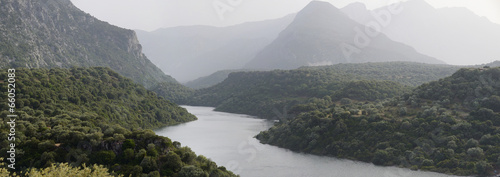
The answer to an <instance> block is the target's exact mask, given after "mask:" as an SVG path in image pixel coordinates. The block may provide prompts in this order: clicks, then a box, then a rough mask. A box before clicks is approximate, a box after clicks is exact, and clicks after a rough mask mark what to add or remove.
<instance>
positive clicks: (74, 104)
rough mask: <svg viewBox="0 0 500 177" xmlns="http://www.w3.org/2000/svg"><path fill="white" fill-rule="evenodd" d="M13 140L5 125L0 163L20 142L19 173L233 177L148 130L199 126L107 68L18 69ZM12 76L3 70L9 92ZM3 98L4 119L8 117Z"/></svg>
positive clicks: (0, 75)
mask: <svg viewBox="0 0 500 177" xmlns="http://www.w3.org/2000/svg"><path fill="white" fill-rule="evenodd" d="M15 74H16V82H15V84H16V91H15V93H16V97H15V98H16V100H15V103H16V106H15V109H16V114H17V115H18V116H19V117H18V118H17V120H16V135H15V140H13V141H9V140H8V137H10V136H9V135H8V134H9V128H10V127H9V124H1V125H0V137H1V142H0V144H1V147H2V149H1V152H0V155H1V156H2V157H8V156H9V154H7V151H9V144H10V143H15V144H16V147H17V149H16V160H17V161H16V171H17V172H19V171H21V170H22V171H27V170H29V169H30V168H44V167H50V166H51V165H52V164H56V163H69V164H70V165H71V166H77V167H78V166H80V165H83V164H86V165H87V166H88V165H92V164H99V165H104V166H105V167H106V168H108V169H109V170H111V171H114V173H117V174H124V175H125V176H128V175H132V176H140V175H142V174H145V175H148V174H149V175H153V176H156V174H158V175H160V174H161V175H162V176H173V175H178V176H181V175H180V174H181V173H188V172H193V173H199V174H202V175H209V174H210V175H212V174H218V175H220V176H234V175H233V174H232V173H231V172H228V171H226V170H225V168H223V167H218V166H217V165H216V164H215V163H214V162H212V161H211V160H208V159H207V158H205V157H203V156H197V155H196V154H195V153H194V152H192V151H191V150H190V149H189V148H187V147H181V145H180V143H179V142H172V141H171V140H170V139H168V138H166V137H160V136H157V135H155V133H154V132H153V131H152V130H150V128H157V127H162V126H166V125H174V124H178V123H183V122H187V121H192V120H196V117H195V116H193V115H191V114H189V113H188V112H187V111H186V110H185V109H184V108H180V107H178V106H176V105H175V104H173V103H171V102H169V101H167V100H165V99H163V98H161V97H158V96H157V95H156V94H155V93H154V92H152V91H148V90H146V89H145V88H144V87H143V86H141V85H138V84H135V83H133V81H132V80H130V79H128V78H125V77H122V76H120V75H119V74H117V73H116V72H114V71H112V70H111V69H109V68H71V69H21V68H20V69H17V71H16V73H15ZM7 76H8V75H7V71H6V70H4V71H2V72H0V82H1V83H2V84H1V90H2V91H3V92H5V93H6V92H7V84H6V82H7ZM6 102H7V94H1V96H0V110H2V112H0V115H1V116H2V117H3V118H4V121H5V122H8V120H6V118H7V115H8V114H9V112H8V111H7V110H9V109H8V108H9V107H8V105H7V103H6Z"/></svg>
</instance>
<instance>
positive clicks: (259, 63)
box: [245, 1, 443, 69]
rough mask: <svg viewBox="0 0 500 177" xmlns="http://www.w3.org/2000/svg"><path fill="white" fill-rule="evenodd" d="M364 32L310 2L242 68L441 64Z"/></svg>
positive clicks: (328, 8)
mask: <svg viewBox="0 0 500 177" xmlns="http://www.w3.org/2000/svg"><path fill="white" fill-rule="evenodd" d="M366 28H367V27H365V26H363V25H360V24H359V23H357V22H355V21H353V20H351V19H350V18H349V17H347V16H346V15H345V14H343V13H342V12H341V11H340V10H339V9H337V8H336V7H334V6H333V5H331V4H330V3H328V2H321V1H313V2H311V3H310V4H309V5H307V6H306V7H305V8H304V9H303V10H302V11H300V12H299V13H298V14H297V15H296V17H295V19H294V21H293V22H292V23H291V24H290V25H289V26H288V27H287V28H286V29H285V30H283V31H282V32H281V33H280V35H279V37H278V38H277V39H276V40H274V41H273V42H272V43H271V44H270V45H268V46H267V47H266V48H264V49H263V50H262V51H261V52H260V53H259V54H257V56H256V57H255V58H254V59H253V60H252V61H250V62H249V63H247V65H246V66H245V68H250V69H294V68H298V67H300V66H314V65H327V64H330V65H331V64H337V63H361V62H383V61H414V62H423V63H434V64H435V63H443V62H441V61H439V60H437V59H435V58H432V57H429V56H425V55H422V54H419V53H417V52H416V51H415V50H414V49H413V48H411V47H409V46H407V45H404V44H402V43H398V42H394V41H392V40H390V39H389V38H387V37H386V36H385V35H384V34H376V35H373V37H368V35H367V34H366V32H365V29H366ZM359 36H366V37H359Z"/></svg>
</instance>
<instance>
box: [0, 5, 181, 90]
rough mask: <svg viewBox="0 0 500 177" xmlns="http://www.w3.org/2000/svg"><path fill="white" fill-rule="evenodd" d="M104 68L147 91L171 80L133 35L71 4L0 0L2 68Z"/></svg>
mask: <svg viewBox="0 0 500 177" xmlns="http://www.w3.org/2000/svg"><path fill="white" fill-rule="evenodd" d="M72 66H84V67H88V66H105V67H110V68H112V69H113V70H115V71H117V72H118V73H120V74H122V75H124V76H126V77H129V78H132V79H133V80H135V81H136V82H138V83H140V84H143V85H145V86H146V87H149V86H151V85H153V84H154V83H157V82H175V80H174V79H173V78H172V77H170V76H167V75H165V74H164V73H163V72H162V71H161V70H160V69H159V68H158V67H156V66H155V65H154V64H153V63H151V62H150V61H149V60H148V59H147V57H146V56H145V55H144V54H143V53H142V47H141V45H140V44H139V41H138V40H137V36H136V34H135V32H134V31H132V30H127V29H123V28H119V27H116V26H113V25H110V24H109V23H107V22H103V21H100V20H98V19H96V18H94V17H92V16H91V15H89V14H87V13H85V12H83V11H81V10H79V9H78V8H76V7H75V6H74V5H73V4H72V3H71V2H70V1H69V0H0V67H1V68H5V67H27V68H52V67H65V68H67V67H72Z"/></svg>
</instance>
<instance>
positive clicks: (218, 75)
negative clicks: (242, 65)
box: [184, 70, 245, 89]
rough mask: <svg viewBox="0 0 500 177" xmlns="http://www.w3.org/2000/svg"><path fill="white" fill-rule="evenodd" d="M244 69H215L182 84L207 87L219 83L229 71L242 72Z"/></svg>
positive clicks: (191, 86)
mask: <svg viewBox="0 0 500 177" xmlns="http://www.w3.org/2000/svg"><path fill="white" fill-rule="evenodd" d="M242 71H245V70H222V71H217V72H215V73H213V74H210V75H208V76H204V77H200V78H198V79H195V80H192V81H189V82H186V83H185V84H184V85H185V86H187V87H189V88H193V89H202V88H208V87H211V86H214V85H217V84H218V83H221V82H222V81H224V80H225V79H226V78H227V77H228V76H229V74H230V73H233V72H242Z"/></svg>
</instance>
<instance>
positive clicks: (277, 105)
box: [160, 62, 459, 119]
mask: <svg viewBox="0 0 500 177" xmlns="http://www.w3.org/2000/svg"><path fill="white" fill-rule="evenodd" d="M458 69H459V67H456V66H449V65H430V64H420V63H411V62H384V63H361V64H337V65H332V66H316V67H302V68H299V69H295V70H274V71H252V72H233V73H231V74H229V77H228V78H227V79H225V80H224V81H223V82H221V83H219V84H217V85H215V86H212V87H209V88H203V89H199V90H196V91H194V93H192V96H190V97H189V99H186V102H178V104H187V105H198V106H211V107H216V110H217V111H224V112H232V113H241V114H249V115H253V116H259V117H260V118H266V119H276V118H277V117H276V113H275V112H276V109H277V110H280V111H281V109H284V108H290V107H292V106H294V105H297V104H302V103H305V102H308V101H311V100H314V99H315V98H323V97H329V98H330V100H331V101H335V102H336V101H339V100H341V99H343V98H348V99H357V100H372V101H373V100H377V99H385V98H390V97H393V96H396V95H400V94H402V93H404V92H405V91H408V90H409V87H412V86H417V85H420V84H422V83H426V82H429V81H433V80H438V79H440V78H443V77H446V76H449V75H451V74H452V73H453V72H455V71H456V70H458ZM353 88H356V89H359V90H361V91H351V90H352V89H353ZM160 95H161V94H160Z"/></svg>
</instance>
